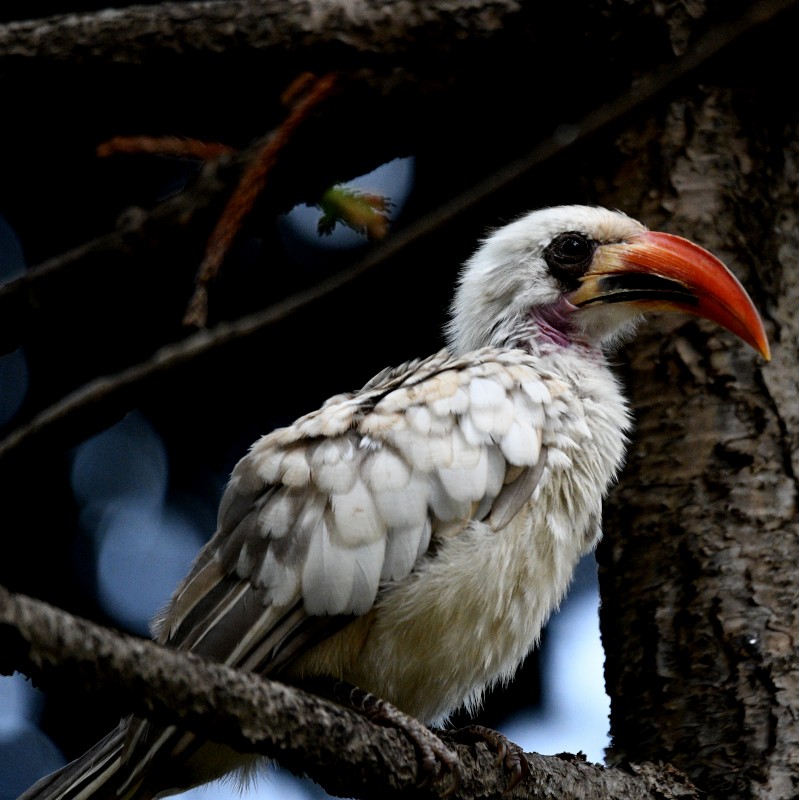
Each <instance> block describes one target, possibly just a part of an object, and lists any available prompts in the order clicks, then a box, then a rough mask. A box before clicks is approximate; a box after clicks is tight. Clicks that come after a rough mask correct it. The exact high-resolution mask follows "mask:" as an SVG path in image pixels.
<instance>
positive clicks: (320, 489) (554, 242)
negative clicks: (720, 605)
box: [26, 206, 769, 798]
mask: <svg viewBox="0 0 799 800" xmlns="http://www.w3.org/2000/svg"><path fill="white" fill-rule="evenodd" d="M649 310H678V311H683V312H688V313H690V314H695V315H698V316H701V317H706V318H708V319H710V320H714V321H716V322H717V323H719V324H721V325H722V326H724V327H725V328H727V329H729V330H730V331H732V332H733V333H735V334H737V335H738V336H739V337H740V338H742V339H743V340H744V341H745V342H748V343H749V344H750V345H751V346H752V347H754V349H755V350H757V351H758V352H759V353H760V354H762V355H763V356H764V357H765V358H768V357H769V348H768V343H767V341H766V337H765V333H764V331H763V326H762V324H761V322H760V319H759V317H758V314H757V312H756V311H755V309H754V306H753V305H752V302H751V301H750V299H749V297H748V296H747V294H746V293H745V291H744V290H743V289H742V288H741V286H740V284H739V283H738V281H737V280H736V279H735V278H734V277H733V275H732V274H731V273H730V272H729V271H728V270H727V268H726V267H725V266H724V265H723V264H722V263H721V262H720V261H719V260H718V259H716V258H715V257H714V256H712V255H711V254H710V253H708V252H707V251H705V250H703V249H702V248H700V247H697V246H696V245H694V244H691V243H690V242H688V241H686V240H684V239H681V238H678V237H676V236H672V235H669V234H665V233H652V232H649V231H648V230H647V229H646V228H645V227H644V226H643V225H641V224H640V223H638V222H636V221H634V220H632V219H630V218H629V217H627V216H625V215H624V214H621V213H618V212H613V211H607V210H605V209H602V208H589V207H583V206H565V207H559V208H549V209H544V210H540V211H535V212H533V213H531V214H528V215H527V216H524V217H522V218H521V219H519V220H517V221H516V222H513V223H512V224H510V225H507V226H506V227H503V228H501V229H499V230H497V231H496V232H494V233H493V234H491V235H490V236H489V237H488V238H487V239H486V240H485V241H484V242H483V243H482V246H481V247H480V248H479V250H478V251H477V253H476V254H475V255H474V256H473V257H472V258H471V259H470V260H469V261H468V262H467V263H466V265H465V267H464V269H463V271H462V274H461V276H460V280H459V282H458V286H457V290H456V293H455V298H454V301H453V303H452V316H451V321H450V322H449V325H448V330H447V333H448V340H449V346H448V347H447V349H445V350H442V351H441V352H439V353H436V354H435V355H432V356H430V357H428V358H425V359H422V360H418V361H411V362H409V363H407V364H404V365H402V366H400V367H397V368H395V369H387V370H385V371H383V372H381V373H380V374H378V375H377V376H376V377H374V378H373V379H372V380H371V381H369V383H367V384H366V386H364V387H363V389H361V390H360V391H357V392H353V393H350V394H341V395H337V396H335V397H332V398H331V399H330V400H328V401H327V402H326V403H325V404H324V405H323V406H322V408H320V409H319V410H318V411H315V412H313V413H311V414H308V415H306V416H304V417H302V418H300V419H299V420H297V421H296V422H295V423H294V424H293V425H291V426H290V427H288V428H283V429H281V430H276V431H273V432H272V433H270V434H268V435H266V436H264V437H263V438H261V439H260V440H258V441H257V442H256V443H255V444H254V445H253V447H252V448H251V450H250V452H249V453H248V454H247V455H246V456H245V457H244V458H243V459H242V460H241V461H240V462H239V464H238V465H237V466H236V468H235V469H234V471H233V475H232V477H231V480H230V484H229V485H228V487H227V490H226V492H225V494H224V496H223V498H222V502H221V507H220V510H219V523H218V529H217V532H216V534H215V535H214V537H213V538H212V539H211V540H210V542H209V543H208V544H207V545H206V547H205V548H204V549H203V551H202V552H201V554H200V555H199V557H198V559H197V561H196V563H195V564H194V566H193V568H192V570H191V572H190V574H189V575H188V577H187V578H186V579H185V580H184V581H183V583H182V584H181V585H180V587H179V588H178V590H177V592H176V593H175V595H174V597H173V599H172V601H171V602H170V604H169V606H168V608H167V609H166V611H165V612H164V614H163V618H162V620H161V622H160V623H159V626H158V634H157V637H158V641H159V642H162V643H164V644H166V645H169V646H172V647H176V648H179V649H185V650H192V651H194V652H196V653H199V654H201V655H203V656H206V657H207V658H209V659H213V660H217V661H221V662H224V663H225V664H229V665H231V666H233V667H237V668H239V669H242V670H247V671H251V672H255V673H258V674H260V675H264V676H269V677H279V678H280V679H281V680H284V681H288V682H291V681H297V680H302V679H308V678H313V677H315V676H321V675H327V676H333V677H334V678H337V679H341V680H343V681H346V682H348V683H349V684H354V685H355V686H358V687H361V688H362V689H364V690H367V691H368V692H371V693H373V694H375V695H377V696H379V697H380V698H383V699H385V700H387V701H389V702H390V703H393V704H394V705H395V706H397V707H399V709H401V710H402V711H404V712H406V713H407V714H409V715H412V716H414V717H417V718H419V719H420V720H422V721H424V722H426V723H432V722H437V721H440V720H442V719H444V718H446V717H447V715H449V714H450V713H452V712H453V711H454V710H455V709H458V708H459V707H461V706H464V705H465V706H467V707H470V708H473V707H475V706H476V705H478V704H479V702H480V700H481V697H482V695H483V692H484V691H485V689H486V688H487V687H489V686H491V685H492V684H494V683H496V682H497V681H501V680H504V679H507V678H508V677H509V676H511V675H512V674H513V672H514V670H515V669H516V668H517V666H518V665H519V663H520V662H521V661H522V660H523V659H524V657H525V655H526V654H527V653H528V652H529V651H530V649H531V648H532V647H533V646H534V645H535V643H536V640H537V638H538V636H539V633H540V631H541V627H542V625H543V624H544V623H545V622H546V620H547V617H548V616H549V614H550V613H551V612H552V610H553V608H555V607H556V606H557V605H558V603H559V602H560V600H561V598H562V597H563V594H564V592H565V591H566V588H567V586H568V584H569V581H570V579H571V576H572V570H573V568H574V566H575V564H576V562H577V560H578V559H579V558H580V556H581V555H583V554H584V553H586V552H587V551H589V550H591V549H592V548H593V547H594V546H595V544H596V542H597V540H598V538H599V536H600V518H601V511H602V500H603V498H604V496H605V494H606V492H607V489H608V486H609V485H610V484H611V482H612V481H613V479H614V476H615V475H616V473H617V471H618V470H619V467H620V466H621V463H622V459H623V457H624V451H625V443H626V436H627V431H628V427H629V413H628V408H627V403H626V401H625V399H624V396H623V394H622V392H621V390H620V388H619V384H618V383H617V381H616V379H615V378H614V377H613V374H612V373H611V371H610V369H609V368H608V365H607V361H606V356H605V351H606V349H607V348H608V347H609V346H611V345H612V344H613V343H614V342H617V341H618V340H620V339H623V338H624V337H625V336H628V335H629V334H630V333H631V332H632V331H633V330H634V328H635V326H636V325H637V324H638V322H639V320H640V319H641V315H642V314H643V313H644V312H646V311H649ZM253 760H254V759H253V758H252V757H245V756H241V755H238V754H234V753H233V752H232V751H228V750H226V749H225V748H220V747H219V746H216V745H209V744H207V743H206V744H202V743H199V742H197V741H195V740H194V739H193V737H192V735H191V734H186V733H182V732H181V731H179V730H176V729H174V728H167V727H156V726H153V725H151V724H150V723H148V722H146V721H142V720H126V721H123V723H121V725H120V727H119V728H118V729H117V731H116V732H114V733H113V734H111V735H110V736H109V737H107V738H106V740H104V741H103V742H102V743H100V744H99V745H97V746H96V747H95V748H94V750H93V751H90V753H89V754H87V755H86V756H83V757H82V758H81V759H78V761H76V762H74V763H73V764H72V765H69V766H67V767H65V768H64V769H63V770H62V771H61V773H56V775H55V776H51V777H50V778H46V779H43V780H42V781H41V782H40V783H39V784H37V786H36V787H34V788H33V789H31V790H29V794H28V795H26V797H30V798H33V797H37V798H38V797H41V798H45V797H46V798H89V797H150V796H153V795H156V794H158V793H169V792H170V791H175V790H178V789H183V788H188V787H189V786H192V785H195V784H197V783H201V782H204V781H207V780H210V779H212V778H215V777H218V776H219V775H221V774H222V773H225V772H228V771H231V770H234V769H237V768H238V769H246V768H247V765H248V764H251V763H252V762H253Z"/></svg>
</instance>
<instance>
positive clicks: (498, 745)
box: [447, 725, 530, 794]
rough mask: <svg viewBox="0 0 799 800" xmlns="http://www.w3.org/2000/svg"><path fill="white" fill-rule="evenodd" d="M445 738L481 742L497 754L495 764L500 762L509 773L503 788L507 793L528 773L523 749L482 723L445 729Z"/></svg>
mask: <svg viewBox="0 0 799 800" xmlns="http://www.w3.org/2000/svg"><path fill="white" fill-rule="evenodd" d="M447 738H448V739H451V740H452V741H455V742H458V743H459V744H476V743H477V742H483V743H484V744H486V745H488V747H489V748H490V749H491V750H493V751H494V752H495V753H496V754H497V760H496V762H495V765H496V766H499V765H500V764H501V765H502V766H503V767H504V768H505V770H507V772H509V773H510V781H509V783H508V785H507V786H506V787H505V789H504V790H503V794H507V793H508V792H509V791H511V789H513V788H514V787H515V786H517V785H518V784H519V783H521V782H522V781H523V780H524V779H525V778H526V777H527V776H528V775H529V774H530V764H529V762H528V761H527V757H526V756H525V754H524V750H522V748H521V747H519V745H518V744H514V743H513V742H512V741H511V740H510V739H508V737H507V736H504V735H503V734H501V733H500V732H499V731H495V730H494V729H493V728H487V727H485V726H484V725H467V726H466V727H464V728H458V729H457V730H454V731H447Z"/></svg>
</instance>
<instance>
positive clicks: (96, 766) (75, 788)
mask: <svg viewBox="0 0 799 800" xmlns="http://www.w3.org/2000/svg"><path fill="white" fill-rule="evenodd" d="M126 734H127V726H126V724H125V722H124V721H123V722H121V723H120V724H119V726H118V727H117V728H115V729H114V730H113V731H111V733H109V734H108V736H106V737H105V738H104V739H101V740H100V741H99V742H97V744H96V745H94V747H92V748H91V750H89V751H88V752H86V753H84V755H82V756H81V757H80V758H78V759H76V760H75V761H72V762H71V763H69V764H67V765H66V766H65V767H62V768H61V769H60V770H57V771H56V772H53V773H52V774H50V775H47V776H45V777H44V778H42V779H41V780H39V781H37V782H36V783H35V784H34V785H33V786H31V787H30V789H28V790H27V791H26V792H25V793H24V794H22V795H20V797H19V800H87V798H92V800H111V798H115V799H117V800H118V798H119V794H118V785H117V784H118V781H117V780H115V776H116V774H117V772H118V771H119V768H120V766H121V765H122V763H123V749H124V745H125V737H126ZM137 798H138V796H137Z"/></svg>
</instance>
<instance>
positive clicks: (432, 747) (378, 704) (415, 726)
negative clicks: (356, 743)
mask: <svg viewBox="0 0 799 800" xmlns="http://www.w3.org/2000/svg"><path fill="white" fill-rule="evenodd" d="M304 683H305V685H306V686H308V687H309V688H311V690H312V691H315V692H316V693H318V694H323V695H325V696H327V697H331V698H332V699H334V700H336V701H337V702H339V703H341V704H342V705H344V706H346V707H347V708H350V709H352V710H353V711H357V712H359V713H361V714H363V715H364V716H365V717H366V718H367V719H369V720H370V721H372V722H375V723H377V724H378V725H383V726H385V727H387V728H394V729H395V730H398V731H400V732H401V733H403V734H404V735H405V737H406V738H407V739H408V740H409V741H410V742H411V744H412V745H413V746H414V747H415V748H416V751H417V752H418V754H419V772H420V773H421V780H420V781H419V784H418V786H419V788H422V787H425V786H429V785H430V784H431V783H433V782H438V781H443V780H444V777H445V775H446V774H447V773H448V774H449V776H450V781H449V783H450V785H449V786H447V787H446V789H444V790H443V791H441V792H440V795H441V797H449V796H450V795H452V794H453V793H454V792H456V791H457V790H458V787H459V786H460V783H461V772H460V760H459V759H458V756H457V755H456V754H455V752H454V751H453V750H450V748H449V747H447V746H446V744H444V742H443V741H442V740H441V739H440V738H439V737H438V736H437V735H436V734H435V732H434V731H432V730H430V728H428V727H427V726H426V725H423V724H422V723H421V722H419V720H418V719H416V718H414V717H410V716H408V715H407V714H405V713H404V712H402V711H400V710H399V709H398V708H397V707H396V706H395V705H392V704H391V703H389V702H388V701H386V700H382V699H381V698H379V697H377V696H376V695H374V694H371V693H370V692H367V691H364V690H363V689H361V688H359V687H357V686H353V685H352V684H349V683H347V682H346V681H341V680H335V679H330V678H325V677H319V678H316V679H311V680H310V681H305V682H304Z"/></svg>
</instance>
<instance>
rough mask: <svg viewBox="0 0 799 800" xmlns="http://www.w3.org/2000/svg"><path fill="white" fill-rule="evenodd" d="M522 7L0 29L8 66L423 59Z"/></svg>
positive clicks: (51, 21) (181, 13)
mask: <svg viewBox="0 0 799 800" xmlns="http://www.w3.org/2000/svg"><path fill="white" fill-rule="evenodd" d="M519 8H520V3H519V2H518V0H491V2H472V3H465V2H463V0H436V2H433V3H431V2H403V3H393V4H387V3H385V2H383V0H337V2H324V3H321V2H312V1H310V0H306V2H296V0H266V1H265V2H248V1H247V0H217V1H216V2H213V1H212V2H193V3H160V4H159V5H157V6H130V7H128V8H121V9H105V10H103V11H99V12H96V13H90V14H68V15H64V16H57V17H49V18H47V19H36V20H30V21H24V22H12V23H8V24H6V25H3V26H0V58H5V57H8V56H17V57H24V58H34V57H35V58H54V59H68V60H69V61H70V63H73V64H74V63H76V62H79V61H84V60H93V59H97V60H101V61H113V62H114V63H139V62H141V61H144V60H146V59H150V58H153V57H157V56H159V55H163V54H169V55H184V54H189V53H198V52H205V53H212V54H216V53H221V52H224V51H225V50H230V51H232V50H237V51H241V49H242V48H244V49H248V50H260V51H264V50H275V51H278V52H279V51H283V52H286V51H290V50H295V49H297V48H310V47H314V46H317V45H319V44H329V43H331V42H335V43H336V44H337V45H339V46H340V47H343V48H345V49H347V50H351V51H355V52H357V53H372V54H378V53H379V54H380V55H381V56H383V57H385V56H386V55H398V54H407V53H410V52H413V53H415V54H416V55H417V56H418V54H419V48H420V47H421V48H423V49H426V48H432V49H435V50H442V49H448V48H449V47H450V46H451V43H452V42H454V41H457V40H459V39H463V38H466V37H474V36H478V37H482V36H486V35H490V34H491V33H493V32H495V31H497V30H498V29H500V28H502V26H503V25H505V24H507V17H508V15H509V14H512V13H515V12H517V11H518V10H519Z"/></svg>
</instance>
